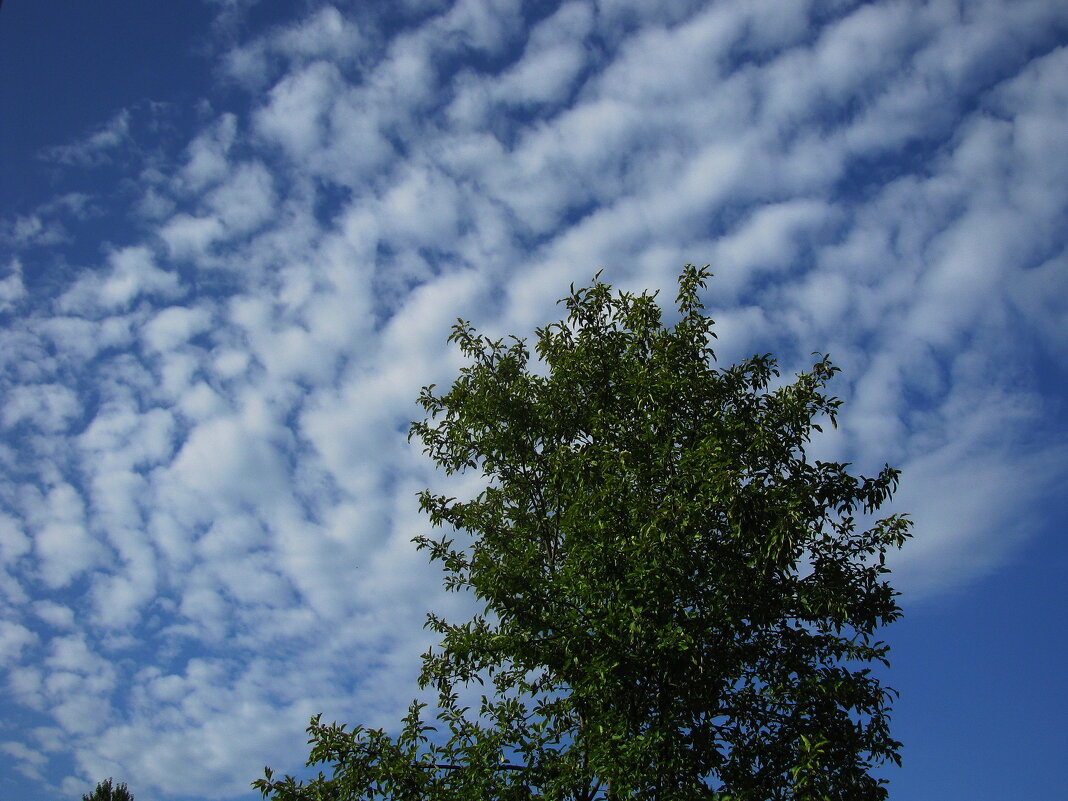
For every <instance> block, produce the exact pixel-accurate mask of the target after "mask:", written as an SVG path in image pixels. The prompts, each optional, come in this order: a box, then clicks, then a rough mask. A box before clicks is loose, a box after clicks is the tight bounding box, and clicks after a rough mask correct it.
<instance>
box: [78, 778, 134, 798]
mask: <svg viewBox="0 0 1068 801" xmlns="http://www.w3.org/2000/svg"><path fill="white" fill-rule="evenodd" d="M82 801H134V797H133V793H131V792H130V791H129V790H128V789H126V782H120V783H119V784H115V785H113V784H112V781H111V778H110V777H109V778H107V779H105V780H104V781H102V782H98V783H97V785H96V788H95V789H94V790H93V792H92V793H86V794H83V795H82Z"/></svg>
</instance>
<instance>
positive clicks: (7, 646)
mask: <svg viewBox="0 0 1068 801" xmlns="http://www.w3.org/2000/svg"><path fill="white" fill-rule="evenodd" d="M36 641H37V635H35V634H34V633H33V632H32V631H30V630H29V629H27V628H26V627H25V626H20V625H19V624H18V623H14V622H12V621H10V620H0V665H8V664H11V663H13V662H17V661H19V658H20V657H21V656H22V651H23V649H24V648H26V647H28V646H30V645H33V644H34V643H35V642H36Z"/></svg>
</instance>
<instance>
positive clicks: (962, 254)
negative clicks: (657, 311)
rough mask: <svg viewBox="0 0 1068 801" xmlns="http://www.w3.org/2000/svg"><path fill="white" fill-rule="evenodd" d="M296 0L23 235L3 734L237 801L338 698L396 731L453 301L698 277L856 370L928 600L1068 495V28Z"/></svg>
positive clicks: (905, 8) (484, 0) (1008, 12)
mask: <svg viewBox="0 0 1068 801" xmlns="http://www.w3.org/2000/svg"><path fill="white" fill-rule="evenodd" d="M249 5H250V4H248V3H234V2H218V1H217V2H215V3H214V6H215V7H217V9H218V13H219V14H220V18H219V23H218V30H220V31H222V30H225V31H234V30H238V29H240V25H239V24H238V21H239V20H240V16H241V14H242V13H243V10H244V9H245V8H246V7H247V6H249ZM310 5H311V6H313V7H312V8H311V9H310V10H308V11H307V13H306V15H305V16H303V17H300V18H294V19H293V20H291V21H290V22H288V23H284V24H278V25H276V26H274V27H272V28H270V29H267V30H261V31H254V32H253V33H251V34H249V35H247V36H246V37H245V38H244V39H240V40H236V39H227V38H225V37H223V38H221V39H220V40H219V41H227V42H231V44H228V45H227V46H225V47H220V50H219V52H218V54H217V57H216V58H217V61H216V81H217V84H216V85H214V86H204V87H202V88H201V91H202V94H203V95H204V98H205V100H204V103H203V104H202V105H201V108H200V111H199V112H198V116H196V120H195V122H190V121H188V120H187V121H186V122H184V123H182V125H184V126H185V127H183V128H181V134H180V136H179V137H178V139H177V140H175V139H174V137H173V136H172V137H171V139H169V140H167V142H166V143H163V142H162V141H161V143H159V146H158V147H157V146H156V145H157V143H156V142H154V141H153V140H152V139H151V136H152V134H151V133H150V132H151V131H152V130H154V128H153V126H152V125H151V124H149V123H151V122H152V120H154V119H156V118H157V117H160V116H165V115H166V114H168V113H170V112H169V111H168V110H167V108H166V107H164V106H160V105H153V104H147V105H141V106H138V107H135V108H131V109H123V110H121V111H120V112H119V113H117V114H116V115H114V116H112V117H111V118H110V119H109V120H108V121H106V122H104V123H103V124H102V125H101V126H100V127H99V128H97V129H96V130H93V131H91V132H90V133H89V134H88V136H87V137H86V138H85V139H83V140H79V141H75V142H69V143H61V144H59V145H54V146H51V147H49V148H48V149H46V150H44V151H43V154H42V157H43V158H45V159H47V160H49V161H51V162H53V163H54V164H55V165H57V167H59V168H61V169H62V170H66V171H67V172H66V173H65V174H68V175H70V174H73V173H74V172H76V171H78V170H89V171H91V170H97V171H104V173H105V174H107V175H109V176H112V177H111V178H109V179H108V180H109V181H112V184H109V185H108V186H107V187H104V188H101V189H100V190H99V192H98V193H97V194H92V193H86V192H81V193H80V194H79V193H57V195H56V197H55V198H54V199H53V200H52V201H50V202H49V203H47V204H44V205H42V206H41V207H39V208H37V209H34V210H32V211H29V212H26V213H24V214H22V215H21V216H18V217H15V218H12V219H8V220H0V247H3V248H4V250H5V251H6V253H4V254H3V255H2V256H0V265H3V267H2V271H0V315H3V317H4V319H5V325H4V329H3V332H2V334H0V337H2V340H3V342H2V348H0V362H2V365H3V373H2V382H3V383H2V390H3V393H4V400H3V406H2V409H0V427H2V431H3V435H2V440H0V463H2V465H3V476H2V479H0V615H2V618H0V670H2V671H3V674H2V675H3V681H4V685H5V688H6V690H5V694H6V695H7V701H5V702H4V705H5V709H6V710H7V713H9V714H10V716H11V719H12V720H17V725H15V726H9V725H6V724H5V725H4V727H3V728H2V729H0V750H2V751H3V752H4V753H5V754H6V756H7V757H8V758H9V759H10V762H11V765H12V766H13V768H14V769H15V770H17V771H19V772H21V774H22V775H23V776H25V777H28V778H31V779H34V780H35V781H37V782H39V786H40V787H43V788H47V789H48V790H49V791H51V792H53V793H54V794H55V795H56V797H59V794H61V793H65V794H67V795H68V796H69V795H71V794H76V793H80V792H84V790H85V787H86V786H87V783H90V782H92V781H95V780H96V779H98V778H100V777H103V776H107V775H115V776H122V777H123V778H124V779H126V780H127V781H129V783H130V786H131V787H132V788H134V789H135V790H136V792H137V793H138V794H141V793H145V794H147V795H150V796H154V797H159V798H166V797H170V796H182V797H186V796H195V797H197V798H205V799H206V798H228V797H233V796H237V795H242V794H247V793H248V781H249V780H250V779H251V778H253V777H254V776H255V775H257V773H258V771H259V769H260V766H261V765H262V764H264V763H265V762H267V763H270V764H272V765H277V766H289V767H290V768H291V769H292V768H294V767H296V765H294V760H295V759H296V758H297V757H298V756H299V755H300V754H301V753H302V747H303V736H302V731H303V727H304V725H305V724H306V721H307V718H308V716H309V715H311V714H313V713H315V712H320V711H323V712H325V714H326V716H327V717H328V718H330V717H336V718H338V719H342V720H354V719H358V720H362V721H367V722H370V723H372V724H381V725H388V724H389V723H390V722H391V721H392V720H394V719H395V715H396V713H397V712H398V710H399V709H400V708H401V707H402V706H403V704H405V703H406V702H407V700H408V695H407V694H408V693H409V692H410V689H409V687H410V685H411V679H412V678H413V676H414V671H415V665H414V660H415V658H416V656H417V654H418V653H419V652H420V651H421V649H422V648H423V647H425V644H426V643H425V637H424V635H423V634H422V633H421V628H420V627H421V623H422V620H423V614H424V612H425V610H426V609H428V608H431V607H433V608H437V609H444V610H445V611H446V612H447V611H448V609H449V608H450V607H455V605H456V604H457V603H461V602H462V601H460V600H457V599H454V598H443V597H442V596H441V594H440V592H439V589H438V582H437V577H436V574H435V573H434V571H433V570H432V569H431V568H429V567H428V566H426V565H425V564H424V560H423V558H422V557H421V556H419V555H417V554H415V553H414V552H413V549H412V547H411V546H410V544H409V540H410V538H411V537H412V536H413V535H415V534H416V533H419V532H421V531H422V530H423V529H424V523H423V521H421V520H420V519H419V517H418V515H417V513H416V509H415V502H414V499H413V495H414V492H415V491H416V490H417V489H419V488H421V487H423V486H427V485H429V484H434V483H435V482H437V483H438V484H440V482H441V480H442V479H441V477H438V476H434V475H433V473H432V472H431V470H430V466H429V465H428V464H426V462H425V460H424V459H423V458H422V457H421V456H420V454H419V453H418V450H417V449H416V448H415V447H413V446H410V445H408V443H407V442H406V439H405V433H406V428H407V423H408V421H410V420H411V419H412V418H413V417H415V416H416V415H417V414H418V411H417V409H416V407H415V405H414V403H413V401H414V399H415V397H416V396H417V394H418V390H419V387H420V386H421V385H423V384H427V383H430V382H434V381H438V382H444V381H448V379H449V377H450V375H452V374H453V373H454V371H455V369H456V368H457V366H458V360H457V355H456V354H455V353H454V352H452V351H451V350H450V349H448V348H446V346H445V343H444V337H445V334H446V333H447V330H448V326H449V324H450V322H451V321H452V320H454V319H455V318H456V317H457V316H463V317H467V318H473V319H474V320H475V321H476V322H477V324H478V325H479V327H480V328H483V329H486V330H488V331H490V332H497V333H501V334H504V333H509V332H513V331H514V332H517V333H522V332H526V331H529V330H530V329H531V327H532V326H533V325H536V324H540V323H543V322H545V321H547V320H550V319H553V318H554V317H555V316H557V315H558V313H559V312H558V310H557V308H556V307H555V306H554V301H555V299H556V298H557V297H558V296H559V295H560V294H561V291H562V290H563V289H564V288H565V287H566V286H567V284H568V283H569V282H571V281H585V280H587V279H588V278H589V276H590V275H591V274H592V273H593V272H594V271H595V270H596V269H597V268H599V267H607V268H608V272H607V273H606V278H607V279H608V280H609V281H611V282H612V283H614V284H617V285H620V286H623V287H628V288H634V289H641V288H645V287H663V288H665V289H666V290H668V291H669V290H670V286H671V282H672V280H673V277H674V276H675V275H676V274H677V271H678V269H679V268H680V267H681V265H682V264H683V263H685V262H699V263H706V262H711V263H712V264H713V266H714V269H715V270H716V272H717V277H716V278H715V279H714V280H713V282H712V283H711V285H710V287H709V305H710V307H711V308H712V309H713V312H714V313H713V316H714V317H715V318H716V319H717V322H718V325H719V328H718V330H719V336H720V339H719V344H718V352H719V353H720V356H721V358H722V359H723V360H724V361H725V362H729V361H730V360H732V359H735V358H737V357H740V356H743V355H746V354H749V353H752V352H755V351H765V350H768V351H772V352H775V353H776V354H778V355H780V357H781V358H782V360H783V362H784V366H785V368H786V369H796V368H799V367H801V366H802V365H803V364H804V362H805V359H806V358H808V354H809V353H810V352H811V351H816V350H819V351H821V352H830V354H831V355H832V357H834V359H835V360H836V362H837V363H839V364H840V365H841V366H842V367H843V368H844V373H843V378H842V381H841V382H840V383H839V385H838V387H837V389H838V392H839V394H840V395H842V396H843V397H845V399H846V400H847V405H846V407H845V408H846V413H845V415H844V417H843V419H842V420H841V427H840V428H839V429H838V431H836V432H829V433H828V435H827V436H826V437H825V438H824V439H823V440H821V441H820V442H819V443H817V447H818V449H819V450H820V452H821V454H822V455H824V456H827V457H833V458H840V459H845V460H848V461H852V462H855V463H857V464H858V465H859V466H860V467H861V468H863V469H873V468H877V467H878V466H880V465H881V463H882V461H883V460H884V459H885V460H888V461H890V462H891V463H893V464H896V465H898V466H901V467H902V468H903V469H904V471H905V484H904V485H903V488H902V495H901V507H902V508H905V509H909V510H910V511H912V512H913V514H914V517H915V518H916V523H917V531H918V532H920V534H921V535H922V536H921V537H920V538H919V539H918V540H917V542H916V543H915V547H913V548H911V549H910V550H909V551H908V552H906V553H905V554H904V555H903V559H902V560H901V561H900V563H899V565H898V568H899V571H900V572H899V576H900V583H901V584H902V586H903V587H904V588H905V589H906V591H907V592H908V593H910V594H911V595H912V596H913V597H918V596H920V595H922V594H929V593H937V592H942V591H945V590H947V589H951V588H953V587H955V586H958V585H960V584H961V583H963V582H967V581H968V580H970V579H972V578H974V577H975V576H977V575H980V574H981V573H982V572H983V571H986V570H989V569H991V568H992V567H994V566H996V565H997V564H998V562H999V560H1001V559H1002V558H1004V556H1005V554H1006V553H1007V548H1008V547H1009V545H1011V543H1012V542H1013V535H1016V536H1019V535H1020V532H1021V531H1022V529H1020V530H1016V529H1013V528H1012V526H1011V525H1010V524H1011V522H1012V521H1014V520H1019V519H1020V517H1021V515H1022V514H1023V513H1024V511H1025V510H1027V509H1030V508H1032V507H1033V506H1034V505H1035V504H1036V503H1038V502H1039V501H1041V499H1042V498H1043V497H1046V495H1047V494H1048V493H1049V492H1050V491H1051V487H1053V486H1054V485H1055V483H1056V482H1058V481H1063V479H1064V478H1065V475H1064V465H1065V463H1066V461H1065V453H1064V450H1063V447H1062V446H1058V445H1055V444H1052V443H1055V442H1056V441H1057V440H1056V437H1053V436H1050V435H1051V434H1053V433H1055V432H1056V431H1058V430H1059V431H1061V432H1063V427H1061V428H1059V429H1058V428H1057V427H1058V426H1060V423H1058V422H1057V420H1058V418H1057V406H1056V400H1055V398H1054V397H1052V395H1051V394H1050V392H1049V390H1048V385H1046V384H1044V383H1043V381H1041V380H1040V378H1039V377H1036V374H1037V373H1040V372H1041V371H1043V370H1049V371H1052V372H1059V373H1060V374H1061V375H1063V371H1064V370H1065V368H1066V367H1068V365H1066V363H1065V356H1064V354H1065V353H1068V333H1066V332H1068V300H1066V299H1068V253H1066V245H1068V235H1066V233H1065V232H1066V231H1068V225H1066V223H1068V219H1066V218H1068V214H1066V208H1068V126H1065V125H1064V120H1065V119H1068V89H1066V87H1068V81H1066V80H1065V76H1068V48H1066V47H1065V46H1064V41H1065V37H1066V33H1068V6H1066V5H1065V4H1063V3H1060V2H1052V1H1046V0H1014V1H1013V2H999V1H998V0H966V2H963V3H960V2H949V0H944V1H942V0H932V2H910V1H909V0H899V1H897V2H875V3H852V2H816V1H815V0H813V1H812V2H795V3H790V4H788V8H787V7H786V6H784V4H780V3H774V2H758V1H755V0H754V1H751V2H742V1H741V0H738V1H737V2H730V1H728V2H721V3H715V4H711V3H702V2H688V1H687V0H664V2H648V0H600V2H594V0H570V2H562V3H539V4H535V3H521V2H519V0H457V2H447V1H446V0H440V1H430V0H427V1H426V2H415V0H412V1H411V2H405V3H396V4H388V5H389V8H388V9H387V8H386V5H387V4H363V3H352V4H346V3H342V2H336V3H313V4H310ZM376 9H380V10H376ZM176 124H177V123H174V122H173V121H171V122H169V123H168V125H170V128H171V129H173V128H174V126H175V125H176ZM175 141H177V144H175ZM112 186H114V187H120V186H121V187H122V191H119V192H114V193H113V192H112V191H111V187H112ZM91 215H96V217H95V218H96V219H103V218H106V219H108V220H110V221H111V222H110V223H109V225H110V227H109V228H108V231H109V234H108V241H107V242H100V243H99V244H100V247H99V248H98V249H97V250H96V251H95V252H94V254H93V255H92V256H91V258H87V257H85V256H84V254H83V255H82V256H80V257H79V258H74V257H69V258H67V257H65V256H64V254H66V253H67V252H68V251H69V249H71V248H73V247H74V242H73V240H72V238H71V236H70V235H69V233H68V232H69V230H71V229H72V227H74V226H75V225H76V224H77V223H78V221H79V220H84V219H86V218H87V216H91ZM55 263H77V264H81V265H82V266H81V267H79V268H78V269H72V270H67V271H60V272H61V274H58V277H54V278H52V279H50V280H48V281H37V282H34V281H31V280H30V279H29V277H28V276H30V275H31V274H33V273H34V272H35V271H38V272H39V271H40V270H41V269H44V268H43V267H41V265H48V264H55ZM52 274H53V275H57V272H56V271H53V273H52ZM1038 477H1044V479H1043V480H1039V479H1038ZM1044 482H1045V483H1044ZM460 487H461V488H460V490H458V491H463V487H462V485H460ZM191 765H195V766H196V769H195V770H190V769H189V766H191ZM177 776H181V777H182V780H181V782H176V781H175V777H177ZM42 792H45V790H42ZM42 797H44V796H42Z"/></svg>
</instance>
